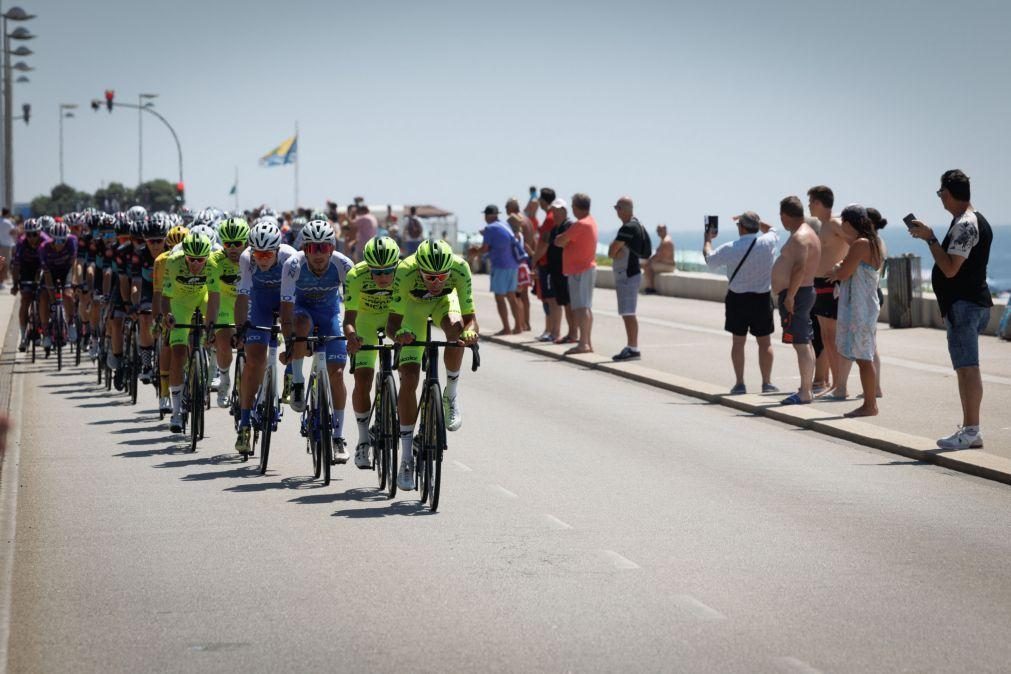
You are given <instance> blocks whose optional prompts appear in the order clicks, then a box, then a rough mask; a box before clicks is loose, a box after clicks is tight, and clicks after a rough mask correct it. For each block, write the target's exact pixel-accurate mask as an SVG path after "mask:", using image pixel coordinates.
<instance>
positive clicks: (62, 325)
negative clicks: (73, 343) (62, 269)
mask: <svg viewBox="0 0 1011 674" xmlns="http://www.w3.org/2000/svg"><path fill="white" fill-rule="evenodd" d="M49 293H50V295H52V301H51V302H50V303H49V325H48V326H46V333H47V334H48V335H49V341H50V343H51V344H52V347H51V349H55V350H56V370H57V372H59V371H60V370H62V369H63V347H64V345H65V344H66V343H67V316H66V314H64V313H63V286H56V287H55V288H49ZM49 353H50V349H46V356H48V355H49Z"/></svg>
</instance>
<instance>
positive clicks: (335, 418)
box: [330, 410, 344, 438]
mask: <svg viewBox="0 0 1011 674" xmlns="http://www.w3.org/2000/svg"><path fill="white" fill-rule="evenodd" d="M330 419H331V423H332V424H333V432H332V433H331V435H333V437H335V438H343V437H344V410H333V414H331V415H330Z"/></svg>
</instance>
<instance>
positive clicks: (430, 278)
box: [421, 271, 449, 283]
mask: <svg viewBox="0 0 1011 674" xmlns="http://www.w3.org/2000/svg"><path fill="white" fill-rule="evenodd" d="M421 278H422V279H423V280H424V281H425V282H426V283H437V282H439V281H445V280H446V279H447V278H449V272H448V271H444V272H442V273H441V274H428V273H426V272H421Z"/></svg>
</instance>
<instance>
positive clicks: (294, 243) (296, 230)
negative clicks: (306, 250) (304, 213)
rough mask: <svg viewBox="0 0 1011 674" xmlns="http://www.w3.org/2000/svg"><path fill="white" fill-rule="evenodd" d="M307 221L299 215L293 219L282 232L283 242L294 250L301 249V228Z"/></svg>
mask: <svg viewBox="0 0 1011 674" xmlns="http://www.w3.org/2000/svg"><path fill="white" fill-rule="evenodd" d="M308 222H309V221H308V220H306V219H305V218H303V217H301V216H300V217H297V218H295V219H293V220H292V221H291V227H290V228H288V229H287V230H286V231H285V232H284V242H285V243H286V244H288V245H289V246H291V247H292V248H294V249H295V250H302V229H303V228H304V227H305V226H306V224H308Z"/></svg>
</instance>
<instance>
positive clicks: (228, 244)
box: [221, 241, 246, 248]
mask: <svg viewBox="0 0 1011 674" xmlns="http://www.w3.org/2000/svg"><path fill="white" fill-rule="evenodd" d="M221 245H222V246H224V247H225V248H242V247H243V246H245V245H246V242H245V241H222V242H221Z"/></svg>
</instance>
